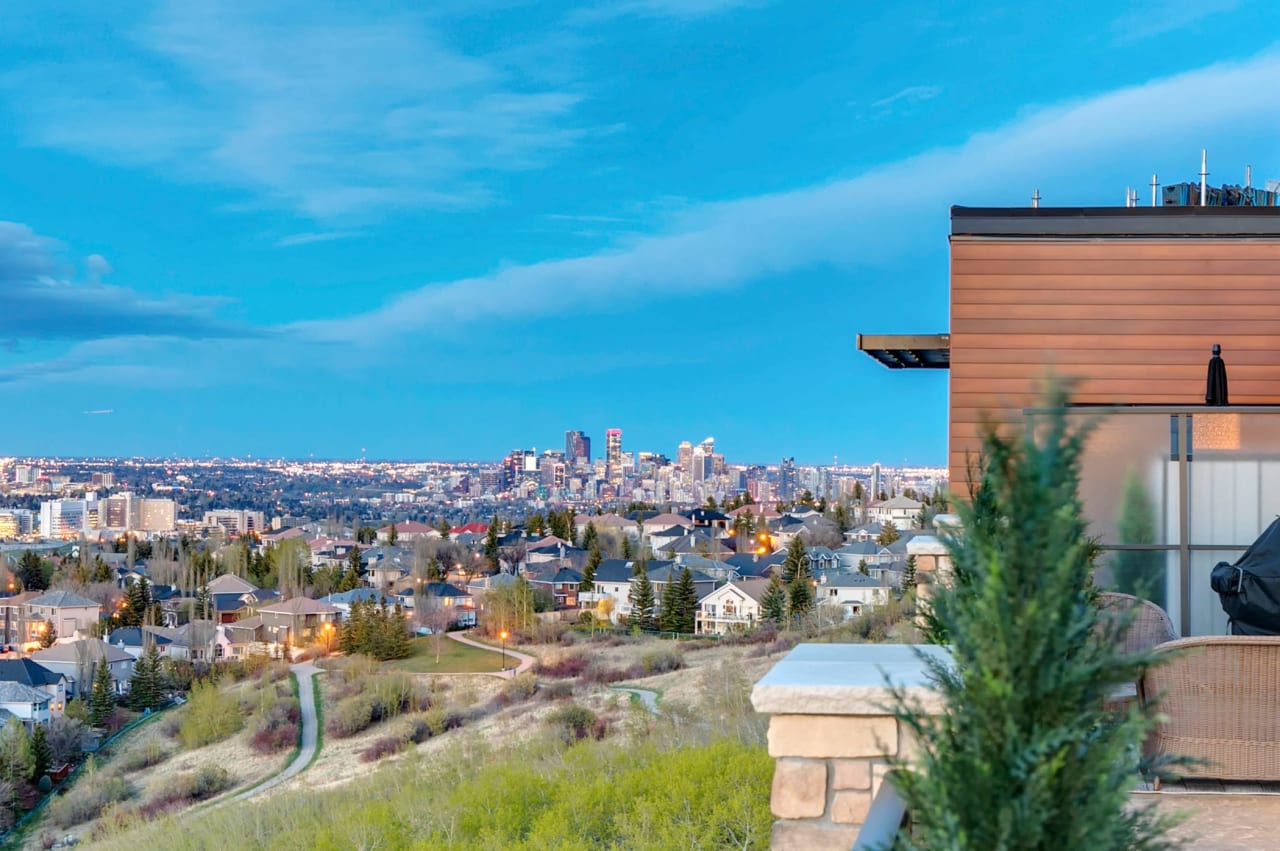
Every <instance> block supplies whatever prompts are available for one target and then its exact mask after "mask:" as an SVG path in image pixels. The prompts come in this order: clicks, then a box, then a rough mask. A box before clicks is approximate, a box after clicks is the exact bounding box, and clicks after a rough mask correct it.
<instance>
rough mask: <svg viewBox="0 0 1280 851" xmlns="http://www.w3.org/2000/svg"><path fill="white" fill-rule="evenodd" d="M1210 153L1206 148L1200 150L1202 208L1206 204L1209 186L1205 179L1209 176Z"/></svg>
mask: <svg viewBox="0 0 1280 851" xmlns="http://www.w3.org/2000/svg"><path fill="white" fill-rule="evenodd" d="M1208 166H1209V151H1208V150H1207V149H1205V148H1201V149H1200V206H1201V207H1203V206H1204V203H1205V197H1206V190H1207V184H1206V183H1205V178H1206V177H1208V176H1209V171H1208Z"/></svg>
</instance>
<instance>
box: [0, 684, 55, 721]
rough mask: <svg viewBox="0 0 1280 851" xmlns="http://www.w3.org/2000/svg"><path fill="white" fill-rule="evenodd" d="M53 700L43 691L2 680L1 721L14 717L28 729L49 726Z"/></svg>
mask: <svg viewBox="0 0 1280 851" xmlns="http://www.w3.org/2000/svg"><path fill="white" fill-rule="evenodd" d="M51 702H52V698H50V697H49V695H47V694H45V693H44V692H43V691H41V690H39V689H36V688H32V687H31V686H26V685H23V684H22V683H15V682H8V681H3V680H0V721H5V722H7V720H8V716H10V715H11V716H13V717H14V718H17V719H18V720H19V721H21V722H22V723H23V724H25V725H26V726H27V727H28V728H31V727H34V726H35V725H37V724H41V725H46V726H47V725H48V723H49V720H50V718H51V716H52V710H50V708H49V704H50V703H51Z"/></svg>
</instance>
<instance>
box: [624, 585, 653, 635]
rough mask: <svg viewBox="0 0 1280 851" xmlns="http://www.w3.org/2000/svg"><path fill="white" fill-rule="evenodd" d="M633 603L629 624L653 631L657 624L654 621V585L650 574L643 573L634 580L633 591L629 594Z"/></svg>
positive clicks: (629, 600)
mask: <svg viewBox="0 0 1280 851" xmlns="http://www.w3.org/2000/svg"><path fill="white" fill-rule="evenodd" d="M627 598H628V602H630V603H631V614H630V616H629V617H628V619H627V623H628V624H630V625H631V626H635V627H639V628H640V629H653V628H654V627H655V626H657V624H656V623H655V622H654V619H653V606H654V600H653V583H652V582H650V581H649V574H648V573H641V574H640V575H639V576H638V577H636V578H635V579H633V580H632V582H631V590H630V591H628V592H627Z"/></svg>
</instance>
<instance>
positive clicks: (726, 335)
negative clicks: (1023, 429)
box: [0, 0, 1280, 464]
mask: <svg viewBox="0 0 1280 851" xmlns="http://www.w3.org/2000/svg"><path fill="white" fill-rule="evenodd" d="M495 8H501V10H502V12H501V14H496V13H495ZM53 14H54V13H53V12H50V11H47V10H44V9H42V8H40V7H26V8H23V9H20V10H17V11H15V12H14V13H13V14H11V15H9V16H8V17H7V19H6V27H5V28H4V31H3V32H0V63H2V67H3V70H4V72H5V73H3V74H0V116H3V117H4V119H5V120H4V121H3V122H0V127H2V128H3V129H0V156H2V157H3V158H4V161H5V163H6V168H5V169H4V170H3V173H0V289H2V290H3V292H4V294H5V296H6V309H5V311H3V313H0V387H2V388H3V390H4V393H5V397H6V406H5V410H6V427H5V434H4V436H3V439H4V441H5V445H3V446H0V452H4V453H8V454H20V455H62V456H67V455H114V456H130V455H148V456H153V457H164V456H169V455H179V456H189V457H202V456H206V455H208V456H218V457H235V456H245V455H247V454H252V455H254V456H258V457H293V458H307V457H310V456H316V457H333V458H354V457H358V456H359V455H360V454H361V450H362V449H363V450H365V454H366V455H369V456H373V457H379V458H406V457H414V458H479V457H492V456H494V455H495V454H498V453H501V452H503V451H506V450H507V449H509V448H510V447H512V446H515V445H519V444H520V443H522V442H524V441H526V440H528V435H531V434H534V433H535V432H537V434H538V435H539V437H538V439H537V443H536V445H544V444H543V441H544V440H545V446H547V447H555V446H558V445H559V443H560V438H559V436H558V435H559V434H560V433H561V432H562V431H563V428H572V427H580V428H584V429H586V430H588V431H591V432H593V433H594V434H596V435H601V434H602V432H603V430H604V429H605V428H608V427H610V426H612V425H621V427H623V428H624V429H625V430H626V431H627V434H628V440H629V441H630V440H631V439H632V437H633V436H634V445H637V446H646V447H650V446H651V447H654V448H655V449H656V450H658V451H664V452H666V451H671V450H670V447H674V446H677V445H678V444H679V442H680V441H681V440H684V439H689V440H695V439H698V437H699V436H701V435H705V434H714V435H715V436H716V437H717V439H718V440H719V441H720V442H721V443H723V445H725V446H729V447H734V451H733V454H734V455H736V456H737V457H741V458H747V459H752V460H754V461H764V460H767V459H777V458H781V457H783V456H791V455H794V456H795V457H796V458H797V459H798V460H802V461H807V462H810V463H818V462H821V460H822V459H825V458H828V457H830V456H840V457H842V458H843V457H850V458H853V457H858V458H868V459H871V458H879V459H880V460H882V461H884V462H885V463H894V464H901V463H903V462H904V461H905V462H906V463H919V464H941V463H943V462H944V461H945V458H946V445H945V444H946V410H947V376H946V375H945V373H943V372H940V371H939V372H937V373H933V374H922V375H903V374H900V373H894V372H891V371H888V370H885V369H883V368H882V367H880V366H878V365H877V364H875V363H874V362H872V361H870V360H869V359H868V358H865V357H863V356H861V355H859V354H858V353H857V352H856V351H855V348H854V335H855V334H856V333H858V332H860V331H872V332H887V333H892V332H931V331H938V330H941V329H943V328H945V327H947V319H948V317H947V315H946V307H945V298H944V297H943V296H944V294H945V292H946V289H947V257H948V246H947V210H948V208H949V206H950V205H952V204H967V205H974V206H982V205H1012V206H1021V205H1023V204H1028V203H1029V202H1030V198H1031V195H1032V192H1033V191H1038V192H1039V194H1040V197H1041V198H1042V203H1043V204H1045V205H1047V206H1056V205H1072V204H1094V205H1097V204H1102V205H1116V206H1118V205H1120V203H1121V198H1122V192H1123V190H1124V189H1125V187H1136V188H1137V189H1138V190H1139V197H1140V200H1142V201H1145V200H1146V191H1145V186H1146V184H1147V182H1148V180H1150V177H1151V175H1152V173H1158V174H1159V176H1160V180H1161V182H1163V183H1172V182H1177V181H1180V180H1187V179H1193V178H1194V176H1195V175H1196V173H1197V171H1198V169H1199V155H1200V151H1201V149H1202V148H1207V149H1208V150H1209V171H1210V174H1211V175H1212V176H1211V178H1210V179H1211V181H1212V182H1214V183H1235V182H1239V181H1242V180H1243V177H1244V171H1245V166H1246V165H1252V166H1253V173H1254V175H1255V176H1256V178H1257V181H1256V182H1258V183H1261V182H1262V181H1263V180H1266V179H1268V178H1275V177H1280V159H1277V157H1276V154H1275V152H1276V151H1277V150H1280V146H1277V144H1276V141H1277V140H1276V134H1275V131H1274V129H1273V128H1272V127H1271V126H1270V125H1269V124H1268V123H1267V122H1265V121H1259V120H1256V119H1257V117H1258V116H1265V115H1267V114H1270V113H1271V111H1273V109H1274V108H1275V107H1278V106H1280V92H1278V91H1277V89H1276V87H1275V86H1274V85H1272V82H1273V81H1274V79H1275V78H1276V77H1277V76H1278V75H1280V56H1278V55H1277V53H1276V52H1275V50H1274V45H1270V44H1267V43H1265V42H1255V43H1248V44H1246V45H1245V46H1244V47H1243V48H1242V47H1241V44H1242V41H1243V39H1244V36H1243V35H1242V34H1244V33H1249V34H1252V33H1259V32H1262V33H1265V32H1269V31H1271V29H1272V28H1273V26H1269V25H1275V24H1277V23H1280V9H1278V8H1276V7H1275V6H1274V4H1264V3H1250V2H1241V3H1233V4H1202V5H1201V6H1197V7H1195V8H1191V7H1189V6H1179V5H1178V4H1168V5H1161V6H1160V7H1159V8H1157V9H1146V10H1133V9H1120V10H1117V9H1115V8H1114V7H1113V6H1112V5H1103V4H1093V5H1092V6H1086V7H1081V8H1079V9H1076V10H1072V11H1071V12H1070V13H1068V12H1065V11H1064V12H1061V13H1058V14H1045V13H1044V10H1041V9H1038V8H1035V7H1027V6H1026V5H1025V4H995V5H989V6H987V7H984V9H983V13H982V16H981V17H978V16H958V15H955V14H953V13H952V12H950V11H948V10H946V9H944V8H942V7H939V6H938V5H937V4H936V3H932V2H914V3H908V4H907V5H905V6H899V7H894V8H893V9H885V10H880V11H877V13H875V14H871V15H858V16H853V15H849V14H847V12H846V11H845V10H842V9H838V8H822V7H805V8H802V7H799V6H797V4H780V3H770V2H737V0H725V2H710V3H708V2H691V0H640V1H639V2H631V0H628V2H618V3H611V4H604V5H597V6H593V7H591V8H589V9H588V8H584V7H579V6H575V5H573V4H545V5H544V4H536V5H533V6H529V5H519V4H516V5H514V6H513V7H511V8H506V7H503V6H501V4H499V6H498V7H493V8H491V7H488V6H486V7H485V8H483V9H480V10H479V11H477V10H475V9H473V8H471V6H470V4H445V5H444V6H441V7H440V8H438V9H433V10H432V12H430V13H422V12H420V11H416V10H414V9H413V8H412V7H409V6H404V7H399V8H397V7H396V6H395V4H390V5H385V6H380V7H378V8H376V9H368V10H361V11H359V12H334V11H329V10H324V9H319V8H312V7H292V6H280V7H276V8H275V9H273V10H264V9H261V8H258V7H254V8H252V9H250V8H249V7H244V8H240V7H227V8H223V9H220V10H210V9H201V8H196V7H192V6H190V5H189V4H180V3H176V2H160V3H154V4H147V5H143V6H139V7H131V8H130V9H129V10H118V9H110V10H107V9H101V8H98V7H96V6H93V5H91V4H67V5H66V6H65V7H59V10H58V11H57V13H56V14H57V15H58V17H57V19H56V21H55V20H53V19H52V18H51V17H50V16H51V15H53ZM282 32H287V33H288V34H289V36H290V37H289V38H281V37H280V35H281V33H282ZM353 36H358V37H353ZM979 44H980V45H981V48H982V49H981V50H980V51H976V52H975V45H979ZM1064 44H1069V45H1070V46H1071V49H1070V50H1064V49H1062V48H1063V45H1064ZM624 46H625V49H623V47H624ZM975 55H977V56H978V59H977V60H975ZM321 57H323V58H321ZM1010 68H1017V69H1018V70H1017V73H1010V72H1009V69H1010ZM533 423H537V424H539V425H538V426H537V428H536V429H535V428H533V427H531V424H533ZM551 423H564V424H565V425H564V426H563V428H560V427H553V426H551V425H550V424H551ZM574 423H577V424H579V425H576V426H575V425H573V424H574ZM544 433H545V437H542V436H541V435H542V434H544Z"/></svg>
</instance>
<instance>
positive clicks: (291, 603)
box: [258, 597, 341, 646]
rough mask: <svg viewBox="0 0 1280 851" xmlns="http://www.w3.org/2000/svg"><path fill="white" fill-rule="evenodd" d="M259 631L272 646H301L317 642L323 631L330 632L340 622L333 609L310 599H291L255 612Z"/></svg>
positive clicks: (337, 611) (336, 609)
mask: <svg viewBox="0 0 1280 851" xmlns="http://www.w3.org/2000/svg"><path fill="white" fill-rule="evenodd" d="M258 616H259V617H260V618H262V628H263V630H264V631H265V634H266V635H267V636H270V641H271V643H272V644H284V643H287V644H292V645H294V646H301V645H304V644H309V643H311V642H313V641H316V640H319V639H321V638H322V637H323V632H324V630H325V628H326V626H327V627H328V629H330V630H333V629H334V628H336V627H337V625H338V623H339V622H340V621H341V612H340V611H339V610H338V608H337V607H336V606H331V605H329V604H328V603H322V602H320V601H319V600H312V599H311V598H310V597H294V598H293V599H291V600H285V601H284V602H282V603H273V604H271V605H269V606H262V607H261V608H259V609H258Z"/></svg>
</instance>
